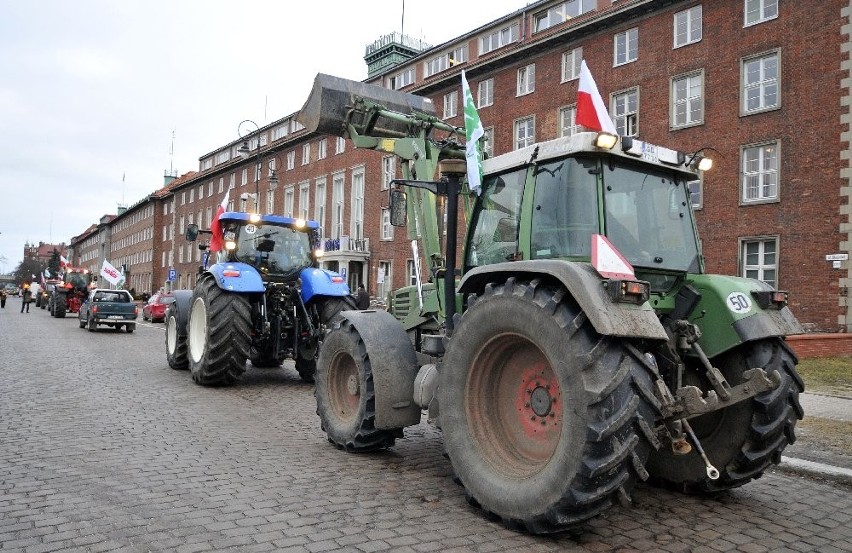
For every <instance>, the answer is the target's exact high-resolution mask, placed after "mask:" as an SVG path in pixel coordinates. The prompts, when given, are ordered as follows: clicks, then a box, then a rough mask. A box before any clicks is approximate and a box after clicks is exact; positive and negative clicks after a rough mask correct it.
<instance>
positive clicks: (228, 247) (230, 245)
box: [225, 240, 237, 252]
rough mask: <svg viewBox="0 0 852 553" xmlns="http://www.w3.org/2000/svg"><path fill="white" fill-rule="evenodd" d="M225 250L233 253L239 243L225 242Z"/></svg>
mask: <svg viewBox="0 0 852 553" xmlns="http://www.w3.org/2000/svg"><path fill="white" fill-rule="evenodd" d="M225 249H226V250H228V251H229V252H232V251H234V250H236V249H237V243H236V242H234V241H233V240H228V241H226V242H225Z"/></svg>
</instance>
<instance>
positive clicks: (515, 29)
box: [479, 23, 520, 56]
mask: <svg viewBox="0 0 852 553" xmlns="http://www.w3.org/2000/svg"><path fill="white" fill-rule="evenodd" d="M519 29H520V25H519V24H517V23H514V24H512V25H509V26H508V27H504V28H502V29H500V30H499V31H494V32H493V33H491V34H488V35H485V36H484V37H480V39H479V55H480V56H481V55H483V54H487V53H488V52H492V51H494V50H496V49H498V48H502V47H503V46H506V45H507V44H511V43H513V42H515V41H517V40H518V35H519Z"/></svg>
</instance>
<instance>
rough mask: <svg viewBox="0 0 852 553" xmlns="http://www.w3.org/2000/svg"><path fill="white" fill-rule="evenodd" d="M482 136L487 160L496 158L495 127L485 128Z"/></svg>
mask: <svg viewBox="0 0 852 553" xmlns="http://www.w3.org/2000/svg"><path fill="white" fill-rule="evenodd" d="M483 130H484V131H485V134H483V135H482V153H483V154H484V156H485V158H486V159H487V158H489V157H494V127H485V129H483Z"/></svg>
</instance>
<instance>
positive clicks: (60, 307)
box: [53, 298, 65, 319]
mask: <svg viewBox="0 0 852 553" xmlns="http://www.w3.org/2000/svg"><path fill="white" fill-rule="evenodd" d="M60 299H61V298H60ZM53 316H54V317H56V318H57V319H64V318H65V300H64V299H63V300H62V301H58V302H56V308H55V309H54V311H53Z"/></svg>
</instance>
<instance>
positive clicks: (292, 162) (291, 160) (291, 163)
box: [287, 150, 296, 171]
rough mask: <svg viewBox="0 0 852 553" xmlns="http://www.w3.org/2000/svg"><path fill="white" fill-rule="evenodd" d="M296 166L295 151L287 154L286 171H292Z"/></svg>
mask: <svg viewBox="0 0 852 553" xmlns="http://www.w3.org/2000/svg"><path fill="white" fill-rule="evenodd" d="M295 166H296V150H293V151H290V152H287V170H288V171H292V170H293V168H294V167H295Z"/></svg>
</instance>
